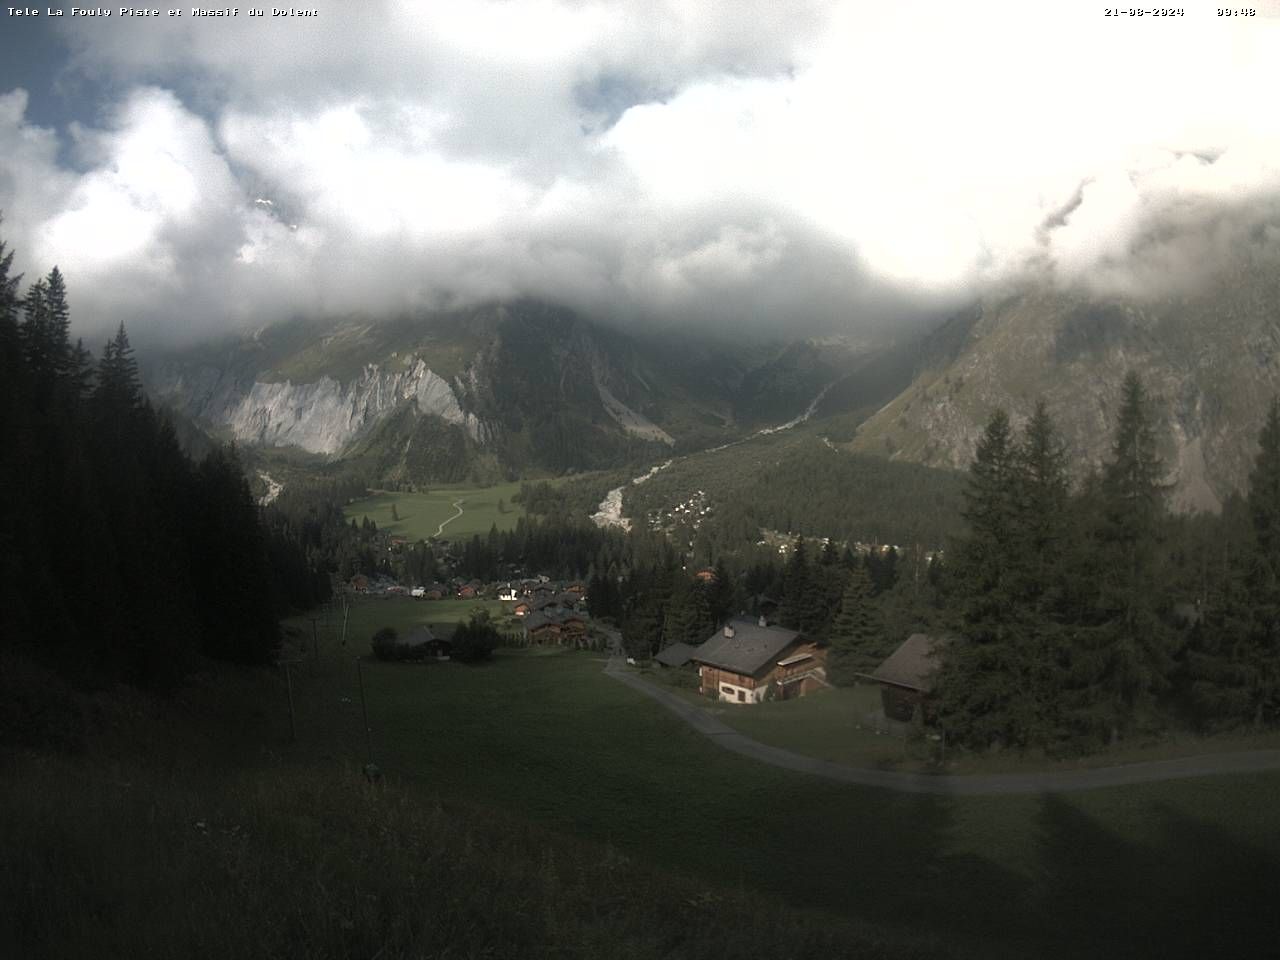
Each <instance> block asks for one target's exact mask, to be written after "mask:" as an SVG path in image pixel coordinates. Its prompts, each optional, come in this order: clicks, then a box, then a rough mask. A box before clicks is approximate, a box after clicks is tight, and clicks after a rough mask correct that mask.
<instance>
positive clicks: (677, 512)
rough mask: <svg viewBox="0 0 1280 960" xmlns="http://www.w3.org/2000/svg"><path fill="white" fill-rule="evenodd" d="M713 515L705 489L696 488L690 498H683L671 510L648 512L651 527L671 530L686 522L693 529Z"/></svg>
mask: <svg viewBox="0 0 1280 960" xmlns="http://www.w3.org/2000/svg"><path fill="white" fill-rule="evenodd" d="M710 515H711V504H710V502H709V500H708V499H707V492H706V491H705V490H696V491H694V493H693V496H691V497H690V498H689V499H688V500H682V501H681V502H680V503H678V504H676V505H675V506H674V507H672V508H671V509H670V510H651V511H650V512H649V514H648V518H647V519H648V521H649V527H650V529H652V530H659V531H663V530H667V531H669V530H671V529H672V528H674V527H675V526H677V525H679V524H686V525H688V526H689V528H690V529H692V530H697V529H698V528H699V527H700V526H702V521H703V520H704V519H706V518H707V517H708V516H710Z"/></svg>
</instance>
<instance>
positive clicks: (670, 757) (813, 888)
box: [301, 652, 1280, 956]
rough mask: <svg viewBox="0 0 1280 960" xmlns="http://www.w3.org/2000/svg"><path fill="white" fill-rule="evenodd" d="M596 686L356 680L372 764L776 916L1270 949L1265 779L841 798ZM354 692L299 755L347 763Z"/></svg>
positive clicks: (914, 929)
mask: <svg viewBox="0 0 1280 960" xmlns="http://www.w3.org/2000/svg"><path fill="white" fill-rule="evenodd" d="M602 667H603V663H602V662H601V661H600V660H599V659H596V658H594V657H592V656H590V655H586V654H557V653H551V654H545V653H543V654H537V653H523V652H521V653H505V654H503V655H501V656H499V657H498V659H497V660H496V661H495V662H494V663H492V664H489V665H487V666H482V667H478V668H469V667H464V666H461V665H458V664H427V665H422V666H405V665H399V664H377V665H366V668H365V673H364V676H365V684H366V690H367V692H368V696H369V714H370V724H371V726H372V727H373V746H374V754H375V759H376V760H377V761H378V762H379V763H380V764H383V765H384V766H386V767H387V768H388V769H392V770H395V771H397V772H398V773H402V774H403V775H404V776H405V777H411V778H414V779H415V780H417V781H418V782H420V783H423V784H429V785H430V786H431V787H432V788H433V789H435V790H437V791H439V793H440V795H441V796H442V797H444V798H446V800H448V801H453V802H458V803H474V802H483V803H486V804H496V805H500V806H501V807H502V808H503V809H504V810H505V811H507V812H509V813H510V814H512V815H515V816H519V817H522V818H526V819H529V820H531V821H534V822H536V823H539V824H542V825H545V826H546V827H548V828H549V829H551V830H554V831H556V832H558V833H564V834H571V835H574V836H578V837H586V838H589V839H591V840H595V841H597V842H600V843H605V844H609V845H611V846H613V847H615V848H617V849H619V850H621V851H623V852H624V853H625V854H626V855H628V856H631V857H634V858H636V859H638V860H645V861H647V862H650V863H654V864H656V865H658V866H659V867H661V868H662V869H667V870H672V871H674V872H677V873H680V874H682V875H686V876H692V877H698V878H701V879H702V880H703V881H704V882H706V883H708V884H711V885H714V886H717V887H729V888H733V889H741V890H744V891H750V892H755V893H759V894H762V895H765V896H767V897H769V898H771V899H772V900H773V902H774V903H775V904H776V906H775V912H777V913H780V914H782V913H786V912H787V911H789V910H792V909H798V908H804V907H816V908H818V909H820V910H822V911H825V912H827V913H830V914H833V915H837V916H842V917H844V918H846V919H849V920H853V921H856V922H862V923H866V924H870V925H873V926H874V927H876V928H886V927H887V928H889V929H891V930H894V931H897V932H899V933H900V934H901V935H902V936H912V935H923V936H926V937H929V938H932V939H935V940H937V941H940V942H945V943H947V944H948V945H949V946H950V947H952V948H953V949H955V950H957V951H959V952H962V953H965V954H970V955H974V956H1028V955H1034V956H1090V955H1097V953H1098V952H1099V951H1100V952H1101V954H1102V955H1104V956H1111V955H1114V956H1121V955H1128V956H1142V955H1146V954H1147V953H1148V952H1149V951H1151V950H1154V949H1160V950H1163V951H1164V952H1165V955H1166V956H1168V955H1179V956H1180V955H1185V954H1186V951H1188V950H1191V949H1192V948H1194V949H1197V950H1200V951H1203V952H1209V953H1212V952H1213V951H1215V950H1220V949H1222V946H1223V945H1224V944H1231V945H1233V946H1235V947H1240V948H1242V949H1243V948H1246V947H1248V946H1250V945H1252V944H1253V943H1256V942H1265V941H1266V940H1267V938H1269V937H1270V938H1274V937H1275V936H1277V935H1280V924H1277V922H1276V919H1275V912H1274V911H1272V910H1271V908H1270V905H1269V899H1268V898H1269V897H1270V893H1269V891H1272V890H1275V889H1280V807H1278V806H1277V804H1276V803H1275V802H1274V800H1275V798H1276V797H1277V796H1280V774H1267V775H1258V776H1238V777H1221V778H1209V779H1202V780H1192V781H1174V782H1169V783H1159V784H1148V785H1142V786H1134V787H1124V788H1115V789H1108V790H1100V791H1094V792H1090V793H1085V794H1073V795H1070V796H1065V797H1053V796H1045V797H1035V796H1030V797H1028V796H1014V797H990V798H948V797H933V796H912V795H903V794H896V793H891V792H888V791H882V790H872V789H862V788H857V787H852V786H848V785H844V784H837V783H830V782H827V781H822V780H818V779H816V778H810V777H805V776H800V775H796V774H792V773H788V772H786V771H781V770H777V769H774V768H771V767H766V766H763V765H760V764H757V763H754V762H752V761H749V760H745V759H743V758H740V757H737V756H735V755H732V754H730V753H727V752H726V751H722V750H719V749H718V748H716V747H715V745H713V744H711V743H710V742H708V741H707V740H706V739H705V738H703V737H701V736H700V735H698V734H696V733H694V732H693V731H691V730H690V729H688V728H687V727H686V726H685V725H684V724H683V723H682V722H681V721H680V720H678V719H677V718H675V717H673V716H671V715H670V714H668V713H667V712H666V711H664V710H662V709H661V708H660V707H659V706H657V705H656V704H654V703H653V702H652V701H650V700H648V699H647V698H645V697H643V696H642V695H640V694H639V693H637V692H635V691H632V690H630V689H628V688H627V687H625V686H623V685H622V684H619V683H617V682H615V681H612V680H610V679H609V678H607V677H605V676H604V675H603V674H602V672H601V669H602ZM326 683H332V684H333V686H332V687H331V688H329V689H328V692H327V693H326V692H325V684H326ZM353 683H354V675H353V673H351V674H348V679H344V678H343V676H342V675H341V673H338V674H334V675H332V676H331V677H330V678H328V680H321V681H317V683H316V686H315V687H314V688H309V689H314V695H315V696H316V697H318V698H320V699H321V700H323V699H324V698H325V697H326V696H327V697H329V698H330V700H329V702H328V703H327V704H325V705H324V707H323V708H322V709H319V710H317V711H315V712H309V713H308V715H307V718H306V720H305V722H304V724H303V726H302V728H301V729H302V733H301V736H302V738H303V740H304V741H306V742H309V743H312V744H315V745H317V746H318V745H320V744H327V745H329V747H328V748H329V749H333V746H332V745H334V744H339V743H341V744H344V745H343V746H342V747H341V749H342V750H344V751H345V755H350V756H358V755H360V753H361V751H362V750H363V749H364V744H363V741H362V737H361V723H360V719H359V715H358V709H359V708H358V703H356V702H355V699H354V698H351V699H352V702H350V703H343V702H342V700H341V698H342V696H343V694H342V692H341V691H342V690H343V689H347V690H351V689H353V687H352V684H353ZM305 695H306V696H311V693H307V694H305ZM344 711H345V713H344ZM301 749H303V750H306V749H309V748H308V747H307V746H306V744H305V743H304V745H303V746H302V747H301Z"/></svg>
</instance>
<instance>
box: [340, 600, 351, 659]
mask: <svg viewBox="0 0 1280 960" xmlns="http://www.w3.org/2000/svg"><path fill="white" fill-rule="evenodd" d="M350 619H351V601H350V600H348V599H347V597H346V595H345V594H344V595H343V597H342V646H343V648H344V649H345V648H346V646H347V621H348V620H350Z"/></svg>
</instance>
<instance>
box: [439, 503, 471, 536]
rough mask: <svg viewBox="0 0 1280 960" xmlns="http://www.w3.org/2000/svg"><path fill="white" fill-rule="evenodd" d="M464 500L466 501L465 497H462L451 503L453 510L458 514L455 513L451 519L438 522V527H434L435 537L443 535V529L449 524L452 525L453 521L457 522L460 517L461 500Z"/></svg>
mask: <svg viewBox="0 0 1280 960" xmlns="http://www.w3.org/2000/svg"><path fill="white" fill-rule="evenodd" d="M465 499H466V498H465V497H462V498H459V499H457V500H455V501H453V509H455V510H457V511H458V512H457V513H455V514H454V515H453V516H452V517H450V518H449V519H448V520H441V521H440V526H438V527H436V533H435V535H436V536H437V537H438V536H440V534H442V533H444V528H445V527H447V526H448V525H449V524H451V523H453V521H455V520H457V519H458V518H459V517H460V516H462V502H463V500H465Z"/></svg>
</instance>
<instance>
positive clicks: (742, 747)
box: [604, 643, 1280, 796]
mask: <svg viewBox="0 0 1280 960" xmlns="http://www.w3.org/2000/svg"><path fill="white" fill-rule="evenodd" d="M612 652H613V653H614V656H613V657H612V658H611V659H610V660H609V663H608V664H607V665H606V666H605V668H604V672H605V673H606V674H608V675H609V676H610V677H612V678H613V679H615V680H618V681H620V682H622V683H625V684H626V685H627V686H628V687H631V688H632V689H633V690H638V691H640V692H641V693H643V694H644V695H645V696H647V697H650V698H652V699H654V700H657V701H658V702H659V703H660V704H662V705H663V706H664V707H666V708H667V709H668V710H670V711H671V712H672V713H674V714H676V715H677V716H678V717H680V718H681V719H682V720H684V721H685V722H686V723H687V724H689V726H691V727H693V729H695V730H697V731H698V732H699V733H701V734H702V735H703V736H705V737H709V738H710V739H711V740H712V742H714V743H715V744H716V745H717V746H720V747H723V748H724V749H725V750H730V751H732V752H733V753H736V754H739V755H740V756H744V757H749V758H751V759H752V760H759V761H760V762H761V763H768V764H771V765H772V766H775V767H781V768H782V769H784V770H794V771H796V772H797V773H808V774H812V775H813V776H815V777H825V778H826V779H828V780H838V781H841V782H842V783H853V784H857V785H859V786H863V787H881V788H883V789H885V790H897V791H899V792H901V793H937V794H949V795H951V796H994V795H998V794H1015V793H1068V792H1072V791H1076V790H1094V789H1097V788H1099V787H1120V786H1127V785H1129V784H1134V783H1152V782H1155V781H1158V780H1182V779H1185V778H1188V777H1209V776H1217V775H1219V774H1225V773H1256V772H1259V771H1263V770H1276V769H1280V750H1250V751H1248V752H1244V753H1221V754H1212V755H1209V756H1200V757H1181V758H1179V759H1177V760H1157V761H1153V762H1149V763H1133V764H1127V765H1125V766H1120V767H1100V768H1098V769H1094V770H1063V771H1046V772H1042V773H985V774H969V775H947V774H927V773H897V772H895V771H892V770H868V769H863V768H860V767H846V766H845V765H844V764H840V763H832V762H831V761H829V760H819V759H817V758H816V757H806V756H804V755H802V754H799V753H793V752H792V751H790V750H783V749H782V748H781V747H771V746H769V745H768V744H766V743H761V742H760V741H758V740H752V739H751V738H750V737H747V736H744V735H743V734H741V733H739V732H738V731H736V730H734V729H733V728H732V727H730V726H729V725H728V724H726V723H724V722H723V721H721V720H717V719H716V718H715V717H713V716H712V715H711V714H709V713H707V711H705V710H703V709H702V708H700V707H697V706H695V705H693V704H691V703H689V702H688V701H686V700H683V699H682V698H680V697H678V696H676V695H675V694H674V693H670V692H669V691H666V690H663V689H661V688H659V687H655V686H654V685H653V684H651V683H647V682H646V681H644V680H642V679H640V677H638V676H637V675H636V674H634V673H632V672H631V671H629V670H628V669H627V667H626V664H625V660H624V658H623V656H622V653H621V646H620V643H618V644H615V645H614V648H613V650H612Z"/></svg>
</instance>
